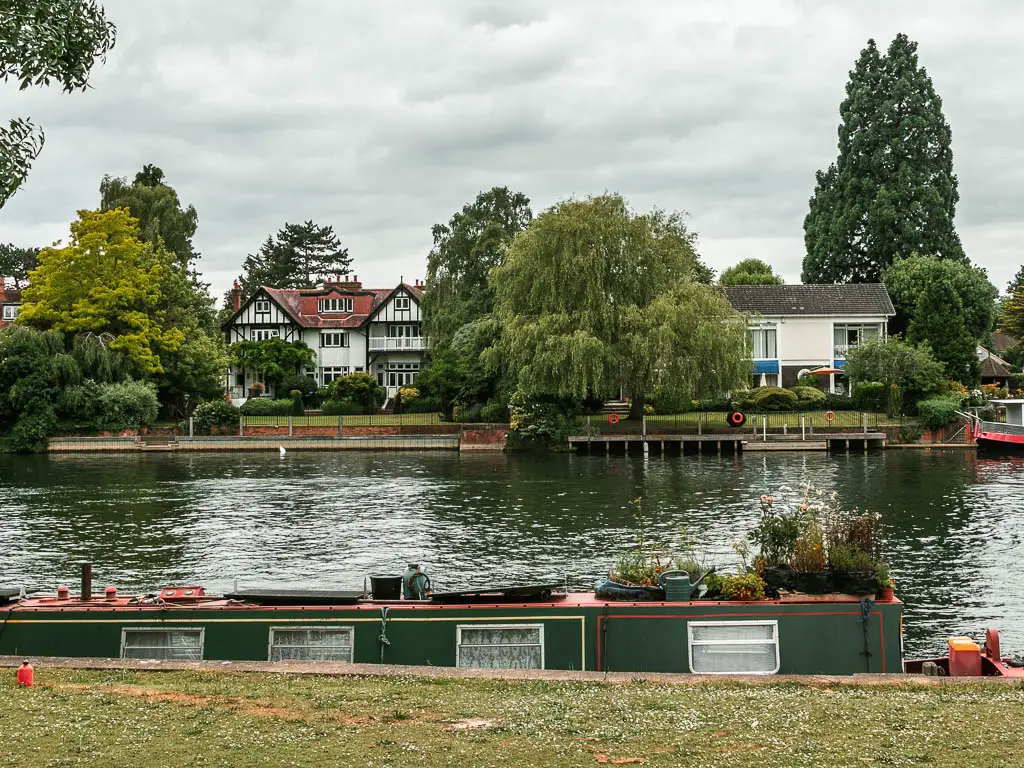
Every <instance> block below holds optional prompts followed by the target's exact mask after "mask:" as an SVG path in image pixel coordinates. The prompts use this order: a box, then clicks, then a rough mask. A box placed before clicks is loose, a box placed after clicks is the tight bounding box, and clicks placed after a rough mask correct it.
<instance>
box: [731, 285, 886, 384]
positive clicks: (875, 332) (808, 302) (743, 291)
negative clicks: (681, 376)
mask: <svg viewBox="0 0 1024 768" xmlns="http://www.w3.org/2000/svg"><path fill="white" fill-rule="evenodd" d="M724 290H725V296H726V298H727V299H728V300H729V303H730V304H732V306H733V308H734V309H736V310H738V311H739V312H743V313H745V314H748V315H749V316H750V324H749V327H750V343H751V351H752V356H753V358H754V370H753V383H754V386H758V385H759V384H761V383H765V384H768V385H773V386H779V387H791V386H793V385H795V384H796V383H797V379H799V377H800V376H801V375H803V374H804V373H805V372H810V371H813V370H815V369H820V368H823V367H824V368H831V369H836V370H842V368H843V366H844V365H845V364H846V353H847V352H848V351H849V350H850V349H851V348H852V347H855V346H857V345H858V344H860V343H862V342H864V341H869V340H871V339H884V338H885V337H886V327H887V324H888V321H889V318H891V317H892V316H893V315H895V314H896V311H895V309H893V305H892V300H891V299H890V298H889V292H888V291H887V290H886V289H885V286H884V285H882V284H881V283H860V284H849V285H729V286H724ZM828 389H829V390H831V391H833V392H842V391H843V385H842V383H840V382H837V381H836V375H835V374H830V375H829V376H828Z"/></svg>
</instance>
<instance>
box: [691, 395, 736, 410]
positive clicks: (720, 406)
mask: <svg viewBox="0 0 1024 768" xmlns="http://www.w3.org/2000/svg"><path fill="white" fill-rule="evenodd" d="M694 409H695V410H698V411H710V412H715V413H728V412H729V411H732V410H735V406H734V405H733V402H732V401H731V400H729V399H728V398H718V399H715V400H698V401H697V402H696V403H695V404H694Z"/></svg>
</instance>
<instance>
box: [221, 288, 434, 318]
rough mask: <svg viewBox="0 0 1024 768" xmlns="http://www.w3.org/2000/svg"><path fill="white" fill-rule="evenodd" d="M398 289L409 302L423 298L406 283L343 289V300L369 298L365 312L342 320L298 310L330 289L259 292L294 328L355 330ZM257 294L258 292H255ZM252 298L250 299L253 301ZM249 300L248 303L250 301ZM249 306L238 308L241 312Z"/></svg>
mask: <svg viewBox="0 0 1024 768" xmlns="http://www.w3.org/2000/svg"><path fill="white" fill-rule="evenodd" d="M399 288H405V289H406V290H407V291H408V292H409V293H410V294H411V295H412V296H413V298H414V299H415V300H416V301H417V302H419V301H420V300H421V299H422V298H423V290H422V289H421V288H418V287H416V286H412V285H409V284H407V283H404V282H403V283H400V284H399V285H397V286H396V287H394V288H358V289H356V290H348V289H343V290H342V293H343V294H344V295H346V296H367V295H369V296H371V297H372V301H371V302H370V308H369V311H363V312H354V313H352V314H350V315H345V316H344V317H324V316H322V315H315V314H314V315H304V314H302V310H301V299H302V298H303V297H308V296H325V295H327V294H329V293H331V292H333V291H334V288H333V287H330V288H271V287H270V286H268V285H264V286H262V287H261V288H260V291H262V292H263V293H265V294H266V295H267V296H269V297H270V298H271V299H272V300H273V301H274V303H276V304H277V305H278V306H279V307H281V309H282V310H283V311H284V312H285V313H286V314H287V315H288V316H289V317H290V318H291V319H292V321H293V322H294V323H295V324H296V325H300V326H302V327H303V328H359V327H361V326H362V325H364V324H365V323H366V322H367V321H368V320H369V319H370V318H371V317H372V316H373V315H375V314H376V313H377V312H378V311H379V310H380V309H381V308H382V307H383V306H384V305H385V304H386V303H387V302H388V300H389V299H390V298H391V296H392V294H394V292H395V291H397V290H398V289H399ZM257 293H259V292H257ZM255 295H256V294H254V296H253V297H255ZM253 297H250V300H251V299H252V298H253ZM248 303H249V302H248V301H246V302H244V303H243V304H242V309H245V306H246V305H247V304H248ZM242 309H239V310H238V312H235V313H234V314H233V315H232V316H231V318H230V319H229V320H228V321H227V323H225V327H226V326H229V325H231V323H232V322H234V319H235V317H237V316H238V315H239V314H241V312H242Z"/></svg>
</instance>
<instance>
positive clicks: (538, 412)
mask: <svg viewBox="0 0 1024 768" xmlns="http://www.w3.org/2000/svg"><path fill="white" fill-rule="evenodd" d="M509 405H510V408H509V415H510V418H509V426H510V427H511V431H510V432H509V437H508V441H509V447H510V448H542V449H543V448H553V449H555V450H567V449H568V445H567V439H568V437H569V435H570V434H572V430H573V428H574V427H575V419H574V418H573V417H571V416H569V415H567V414H566V412H565V409H564V408H563V407H561V406H560V405H557V404H555V403H552V402H543V401H537V400H531V399H530V398H528V397H526V396H525V395H524V394H523V393H522V392H518V391H517V392H516V393H515V394H513V395H512V399H511V401H510V403H509Z"/></svg>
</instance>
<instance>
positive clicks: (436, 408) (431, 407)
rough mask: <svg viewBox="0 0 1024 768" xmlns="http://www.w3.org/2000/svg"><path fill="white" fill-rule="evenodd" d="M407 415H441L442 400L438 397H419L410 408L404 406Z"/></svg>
mask: <svg viewBox="0 0 1024 768" xmlns="http://www.w3.org/2000/svg"><path fill="white" fill-rule="evenodd" d="M402 407H403V409H404V410H405V412H406V413H440V412H441V400H440V399H439V398H436V397H423V396H422V395H421V396H420V397H417V398H416V399H415V400H413V401H412V402H411V403H410V404H409V405H408V406H406V405H405V403H403V404H402Z"/></svg>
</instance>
